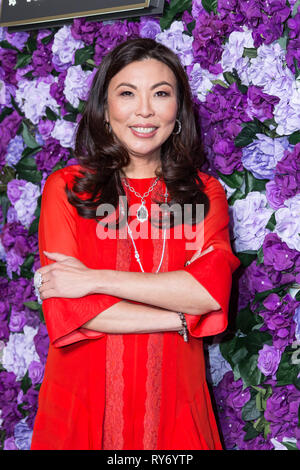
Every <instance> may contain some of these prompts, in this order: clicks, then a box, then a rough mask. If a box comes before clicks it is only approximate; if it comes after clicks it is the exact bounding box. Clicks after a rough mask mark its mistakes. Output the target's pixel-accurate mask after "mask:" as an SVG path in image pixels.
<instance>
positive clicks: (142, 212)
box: [136, 201, 148, 222]
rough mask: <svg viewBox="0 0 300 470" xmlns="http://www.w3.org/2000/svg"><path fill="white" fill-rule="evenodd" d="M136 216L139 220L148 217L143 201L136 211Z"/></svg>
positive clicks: (143, 220)
mask: <svg viewBox="0 0 300 470" xmlns="http://www.w3.org/2000/svg"><path fill="white" fill-rule="evenodd" d="M136 218H137V219H138V220H139V221H140V222H145V220H147V219H148V210H147V207H146V206H145V205H144V201H143V202H142V204H141V205H140V207H139V208H138V210H137V211H136Z"/></svg>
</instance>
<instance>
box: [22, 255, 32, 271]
mask: <svg viewBox="0 0 300 470" xmlns="http://www.w3.org/2000/svg"><path fill="white" fill-rule="evenodd" d="M33 263H34V255H33V254H29V255H28V256H27V257H26V259H25V261H24V262H23V264H22V268H23V269H27V270H31V269H32V266H33Z"/></svg>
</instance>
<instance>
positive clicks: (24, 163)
mask: <svg viewBox="0 0 300 470" xmlns="http://www.w3.org/2000/svg"><path fill="white" fill-rule="evenodd" d="M16 169H17V171H20V170H22V169H24V170H29V171H34V170H36V169H37V166H36V161H35V159H34V158H32V157H23V158H21V160H19V161H18V163H17V164H16Z"/></svg>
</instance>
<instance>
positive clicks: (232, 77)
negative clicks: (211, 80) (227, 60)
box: [223, 72, 236, 85]
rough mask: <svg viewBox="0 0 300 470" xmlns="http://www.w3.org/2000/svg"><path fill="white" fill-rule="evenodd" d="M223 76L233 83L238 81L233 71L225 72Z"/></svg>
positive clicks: (229, 82)
mask: <svg viewBox="0 0 300 470" xmlns="http://www.w3.org/2000/svg"><path fill="white" fill-rule="evenodd" d="M223 77H224V78H225V80H226V82H227V83H228V84H229V85H231V84H232V83H234V82H236V78H235V76H234V75H233V73H232V72H223Z"/></svg>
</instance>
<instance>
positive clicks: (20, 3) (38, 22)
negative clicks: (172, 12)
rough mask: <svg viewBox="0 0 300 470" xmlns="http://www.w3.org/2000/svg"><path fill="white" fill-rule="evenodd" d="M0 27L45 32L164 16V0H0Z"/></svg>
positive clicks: (10, 29)
mask: <svg viewBox="0 0 300 470" xmlns="http://www.w3.org/2000/svg"><path fill="white" fill-rule="evenodd" d="M0 3H1V11H0V26H7V27H8V29H9V31H20V30H22V31H24V30H30V29H42V28H43V29H44V28H51V27H55V26H60V25H62V24H66V23H70V22H71V21H73V19H74V18H80V17H85V18H88V19H89V21H97V20H98V21H99V20H102V21H103V20H114V19H126V18H128V17H137V16H146V15H152V16H157V15H161V14H163V9H164V0H143V1H138V0H133V1H131V2H130V1H129V0H84V2H83V1H82V0H2V2H1V0H0Z"/></svg>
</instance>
